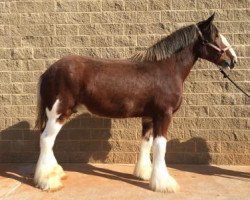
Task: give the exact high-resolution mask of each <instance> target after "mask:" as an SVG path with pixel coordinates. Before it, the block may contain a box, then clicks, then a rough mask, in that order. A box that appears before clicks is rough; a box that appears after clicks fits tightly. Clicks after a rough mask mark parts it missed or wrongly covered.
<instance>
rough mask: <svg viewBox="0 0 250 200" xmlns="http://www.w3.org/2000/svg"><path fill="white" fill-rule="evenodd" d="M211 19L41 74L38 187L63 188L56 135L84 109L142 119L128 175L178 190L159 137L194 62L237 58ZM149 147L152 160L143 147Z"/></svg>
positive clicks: (73, 59)
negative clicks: (138, 46)
mask: <svg viewBox="0 0 250 200" xmlns="http://www.w3.org/2000/svg"><path fill="white" fill-rule="evenodd" d="M213 18H214V15H212V16H211V17H209V18H208V19H207V20H204V21H201V22H199V23H197V24H193V25H190V26H187V27H184V28H182V29H179V30H177V31H176V32H174V33H172V34H171V35H169V36H167V37H165V38H163V39H162V40H160V41H159V42H157V43H156V44H154V45H153V46H151V47H149V48H148V49H146V50H145V51H143V52H141V53H138V54H136V55H134V56H133V57H132V58H130V59H127V60H105V59H97V58H90V57H81V56H76V55H72V56H66V57H64V58H62V59H60V60H58V61H57V62H55V63H54V64H53V65H52V66H50V67H49V68H48V69H47V70H46V71H45V72H44V73H43V74H42V75H41V77H40V82H39V88H38V109H39V112H38V118H37V123H36V126H37V128H39V129H40V130H41V131H42V134H41V138H40V148H41V150H40V156H39V160H38V163H37V167H36V172H35V177H34V181H35V183H36V184H37V187H39V188H41V189H43V190H56V189H58V188H60V187H62V183H61V178H63V177H64V176H65V173H64V171H63V169H62V167H61V166H60V165H59V164H58V163H57V161H56V158H55V156H54V153H53V150H52V148H53V145H54V141H55V138H56V136H57V134H58V132H59V131H60V129H61V127H62V126H63V124H64V123H65V120H67V119H68V118H69V117H70V115H71V114H72V113H73V112H74V111H75V110H76V109H77V107H78V106H80V105H84V106H85V107H86V108H87V109H88V111H90V112H91V113H94V114H97V115H100V116H105V117H115V118H127V117H142V118H143V120H142V121H143V123H142V126H143V133H142V144H141V151H140V155H139V159H138V162H137V164H136V167H135V170H134V175H135V176H137V177H140V178H142V179H144V180H150V188H151V189H152V190H155V191H177V190H178V188H179V186H178V184H177V183H176V181H175V179H174V178H173V177H172V176H170V175H169V173H168V171H167V168H166V163H165V151H166V143H167V140H166V136H167V130H168V127H169V124H170V122H171V119H172V116H173V114H174V113H175V112H176V111H177V110H178V109H179V107H180V105H181V101H182V93H183V83H184V81H185V79H186V77H187V76H188V74H189V72H190V70H191V69H192V67H193V65H194V64H195V62H196V60H197V59H198V58H202V59H206V60H208V61H210V62H213V63H215V64H216V65H219V66H221V67H223V68H224V67H230V68H233V67H234V64H235V63H236V59H237V58H236V54H235V52H234V50H233V49H232V47H231V46H230V45H229V43H228V42H227V40H226V38H225V37H224V36H222V35H221V34H219V32H218V30H217V28H216V27H215V25H214V24H213ZM152 145H153V163H152V164H151V160H150V149H151V146H152Z"/></svg>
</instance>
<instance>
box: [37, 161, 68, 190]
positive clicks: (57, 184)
mask: <svg viewBox="0 0 250 200" xmlns="http://www.w3.org/2000/svg"><path fill="white" fill-rule="evenodd" d="M45 170H46V169H45ZM45 170H44V171H42V170H39V171H38V172H36V174H35V177H34V182H35V184H36V187H38V188H40V189H42V190H43V191H50V192H55V191H58V190H60V189H61V188H62V187H63V184H62V182H61V179H63V178H65V177H66V174H65V173H64V171H63V169H62V167H61V166H60V165H57V166H55V167H54V168H52V170H50V171H48V170H46V171H45Z"/></svg>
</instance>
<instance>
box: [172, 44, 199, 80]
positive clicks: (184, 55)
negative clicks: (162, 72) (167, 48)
mask: <svg viewBox="0 0 250 200" xmlns="http://www.w3.org/2000/svg"><path fill="white" fill-rule="evenodd" d="M193 47H194V45H193V44H191V45H189V46H187V47H186V48H184V49H183V50H181V51H180V52H178V53H176V54H175V55H174V57H173V59H174V60H175V67H176V68H178V73H179V74H180V76H181V77H182V79H183V81H185V79H186V78H187V76H188V75H189V73H190V71H191V69H192V67H193V66H194V64H195V62H196V61H197V59H198V57H197V56H196V55H195V54H194V52H193Z"/></svg>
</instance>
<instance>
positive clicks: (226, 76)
mask: <svg viewBox="0 0 250 200" xmlns="http://www.w3.org/2000/svg"><path fill="white" fill-rule="evenodd" d="M218 68H219V70H220V73H222V74H223V78H227V79H228V80H229V81H230V82H231V83H232V84H234V86H235V87H236V88H238V89H239V90H240V91H241V92H242V93H243V94H245V95H246V96H247V97H248V98H249V97H250V96H249V94H247V93H246V92H245V91H244V90H243V89H241V88H240V86H238V85H237V84H236V83H235V82H234V81H233V80H232V79H231V78H230V77H229V75H228V74H227V73H226V72H225V71H224V70H223V69H222V68H220V67H219V66H218Z"/></svg>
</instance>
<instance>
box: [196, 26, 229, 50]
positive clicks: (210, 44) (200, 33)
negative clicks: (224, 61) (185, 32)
mask: <svg viewBox="0 0 250 200" xmlns="http://www.w3.org/2000/svg"><path fill="white" fill-rule="evenodd" d="M195 28H196V29H197V32H198V34H199V36H200V38H201V40H202V44H203V45H207V46H210V47H212V48H213V49H215V50H216V51H218V52H219V53H220V54H223V53H225V52H226V51H228V50H229V49H230V48H231V46H227V47H225V48H223V49H221V48H219V47H217V46H216V45H214V44H212V43H211V42H208V41H207V40H206V39H205V38H204V36H203V34H202V32H201V30H200V28H199V27H198V26H197V25H196V24H195Z"/></svg>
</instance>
